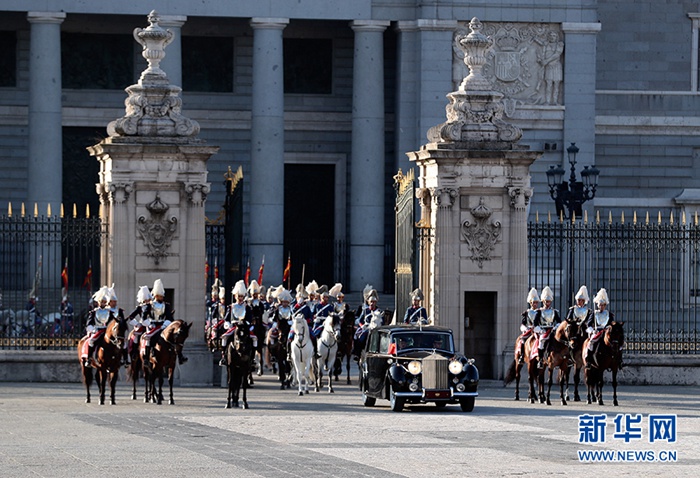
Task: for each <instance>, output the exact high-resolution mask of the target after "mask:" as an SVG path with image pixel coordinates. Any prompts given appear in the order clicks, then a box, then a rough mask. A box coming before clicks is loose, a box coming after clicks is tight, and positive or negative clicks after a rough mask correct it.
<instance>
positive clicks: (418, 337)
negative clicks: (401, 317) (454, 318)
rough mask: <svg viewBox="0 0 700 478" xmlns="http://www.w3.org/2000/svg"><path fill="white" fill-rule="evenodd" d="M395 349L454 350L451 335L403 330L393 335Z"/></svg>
mask: <svg viewBox="0 0 700 478" xmlns="http://www.w3.org/2000/svg"><path fill="white" fill-rule="evenodd" d="M393 340H394V343H396V350H397V351H399V350H407V349H416V348H418V349H436V350H445V351H447V352H454V347H453V344H452V336H451V335H450V334H447V333H444V332H403V333H400V334H395V335H394V339H393Z"/></svg>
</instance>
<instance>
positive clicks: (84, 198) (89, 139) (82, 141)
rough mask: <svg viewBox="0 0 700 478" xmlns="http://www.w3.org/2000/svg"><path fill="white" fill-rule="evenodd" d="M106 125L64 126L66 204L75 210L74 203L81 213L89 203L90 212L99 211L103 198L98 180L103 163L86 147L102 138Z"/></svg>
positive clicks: (64, 199)
mask: <svg viewBox="0 0 700 478" xmlns="http://www.w3.org/2000/svg"><path fill="white" fill-rule="evenodd" d="M105 135H106V132H105V130H104V128H101V129H97V128H77V127H71V128H63V205H64V207H65V211H66V214H72V212H73V204H75V206H76V209H77V211H78V215H79V216H83V215H84V214H85V210H86V209H87V208H86V206H87V205H90V215H96V214H98V212H99V207H100V200H99V197H98V196H97V193H96V192H95V184H97V183H98V182H100V180H99V172H100V164H99V162H98V161H97V158H95V157H93V156H90V153H89V152H88V150H87V149H86V148H87V147H88V146H92V145H95V144H97V143H99V142H100V141H102V139H103V138H104V137H105Z"/></svg>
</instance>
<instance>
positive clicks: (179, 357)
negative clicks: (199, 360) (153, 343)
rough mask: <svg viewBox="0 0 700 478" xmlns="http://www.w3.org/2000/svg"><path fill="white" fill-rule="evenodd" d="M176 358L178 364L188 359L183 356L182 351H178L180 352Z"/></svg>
mask: <svg viewBox="0 0 700 478" xmlns="http://www.w3.org/2000/svg"><path fill="white" fill-rule="evenodd" d="M177 359H178V361H179V362H180V365H182V364H183V363H185V362H187V361H188V360H189V359H188V358H187V357H185V356H184V355H182V351H180V352H178V353H177Z"/></svg>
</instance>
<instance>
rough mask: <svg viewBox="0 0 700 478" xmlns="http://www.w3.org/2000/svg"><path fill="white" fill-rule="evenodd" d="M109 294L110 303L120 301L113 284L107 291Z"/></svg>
mask: <svg viewBox="0 0 700 478" xmlns="http://www.w3.org/2000/svg"><path fill="white" fill-rule="evenodd" d="M107 292H108V293H109V300H110V301H113V300H114V301H118V300H119V298H118V297H117V293H116V292H114V284H112V287H110V288H109V289H107Z"/></svg>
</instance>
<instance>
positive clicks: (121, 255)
mask: <svg viewBox="0 0 700 478" xmlns="http://www.w3.org/2000/svg"><path fill="white" fill-rule="evenodd" d="M99 186H101V185H98V187H99ZM106 189H107V191H105V192H106V193H107V194H106V195H105V196H106V199H107V204H106V205H105V206H106V208H107V211H108V212H107V214H106V215H105V216H106V217H105V218H104V220H105V222H106V223H107V224H109V225H110V227H112V228H114V229H119V230H128V229H129V228H130V225H131V220H130V218H129V216H130V214H129V211H130V210H132V209H133V199H132V202H131V203H129V199H130V198H131V193H132V192H133V190H134V183H133V181H120V182H113V183H111V184H109V186H108V187H106ZM127 204H131V205H130V206H127ZM131 219H134V218H131ZM119 237H120V236H118V235H116V234H110V235H109V239H108V240H109V244H108V248H107V249H108V251H109V257H107V258H105V259H106V261H103V262H102V263H103V264H106V265H108V267H105V268H104V269H105V270H103V271H102V274H103V275H105V274H106V278H105V282H104V283H105V284H112V283H114V284H117V285H119V286H122V285H124V284H128V283H130V281H129V279H133V277H129V271H128V270H125V269H129V267H122V266H123V265H127V264H128V265H130V266H132V267H133V266H134V265H135V264H133V257H134V253H135V251H134V249H133V247H130V246H131V245H132V243H131V241H124V240H118V239H119ZM115 239H117V240H115ZM130 258H131V259H130ZM118 291H120V292H121V293H122V294H124V295H123V297H124V299H126V298H127V297H128V296H127V295H126V294H125V293H126V292H127V291H126V290H123V289H121V287H120V288H119V289H118ZM129 292H132V291H129ZM133 297H136V296H135V294H134V296H133ZM132 300H133V299H132V298H131V297H129V298H128V300H127V302H125V303H128V304H131V301H132Z"/></svg>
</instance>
